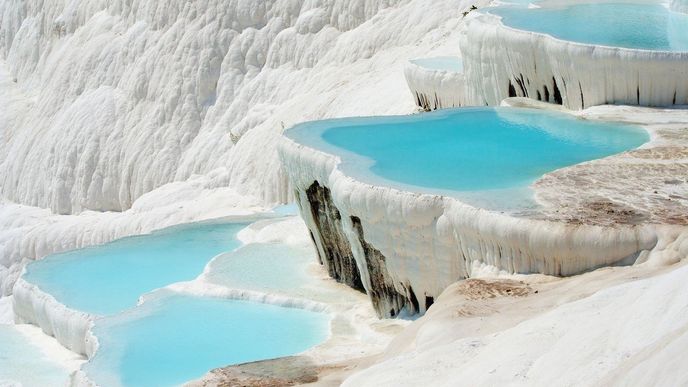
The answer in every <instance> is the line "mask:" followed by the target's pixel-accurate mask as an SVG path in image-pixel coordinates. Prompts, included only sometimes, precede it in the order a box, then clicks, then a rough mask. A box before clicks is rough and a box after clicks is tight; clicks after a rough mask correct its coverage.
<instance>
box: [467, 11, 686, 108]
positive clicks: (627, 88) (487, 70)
mask: <svg viewBox="0 0 688 387" xmlns="http://www.w3.org/2000/svg"><path fill="white" fill-rule="evenodd" d="M459 43H460V47H461V53H462V58H463V64H464V74H465V77H466V100H467V103H468V104H472V105H476V106H482V105H485V104H488V105H498V104H499V103H500V102H501V100H503V99H504V98H507V97H529V98H532V99H539V100H543V101H545V102H551V103H558V104H562V105H564V106H565V107H568V108H570V109H577V110H579V109H584V108H586V107H590V106H595V105H605V104H625V105H640V106H671V105H685V104H688V52H671V51H651V50H641V49H631V48H622V47H610V46H601V45H593V44H585V43H578V42H572V41H565V40H561V39H558V38H555V37H553V36H551V35H547V34H544V33H539V32H533V31H526V30H520V29H516V28H512V27H509V26H506V25H504V24H503V23H502V21H501V19H500V18H499V17H498V16H496V15H492V14H487V13H476V14H475V15H471V16H470V17H469V18H467V19H466V30H465V34H463V35H462V36H461V39H460V42H459ZM538 95H539V98H538ZM546 95H547V98H545V96H546Z"/></svg>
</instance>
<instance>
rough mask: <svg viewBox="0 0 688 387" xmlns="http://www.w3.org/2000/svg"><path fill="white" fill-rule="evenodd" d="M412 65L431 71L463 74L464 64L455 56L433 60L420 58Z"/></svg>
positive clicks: (413, 61)
mask: <svg viewBox="0 0 688 387" xmlns="http://www.w3.org/2000/svg"><path fill="white" fill-rule="evenodd" d="M411 63H413V64H415V65H418V66H420V67H424V68H426V69H430V70H446V71H453V72H457V73H461V72H463V62H462V61H461V59H460V58H458V57H455V56H437V57H433V58H419V59H413V60H411Z"/></svg>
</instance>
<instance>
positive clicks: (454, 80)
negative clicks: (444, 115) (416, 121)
mask: <svg viewBox="0 0 688 387" xmlns="http://www.w3.org/2000/svg"><path fill="white" fill-rule="evenodd" d="M404 76H405V77H406V83H407V84H408V87H409V89H410V90H411V94H412V95H413V99H414V100H415V101H416V106H418V107H420V108H422V109H424V110H436V109H442V108H450V107H459V106H465V105H466V102H465V97H464V88H465V79H464V76H463V73H461V72H456V71H451V70H437V69H430V68H427V67H423V66H420V65H418V64H416V63H414V62H413V61H409V62H408V63H406V67H404Z"/></svg>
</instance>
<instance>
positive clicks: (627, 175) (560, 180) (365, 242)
mask: <svg viewBox="0 0 688 387" xmlns="http://www.w3.org/2000/svg"><path fill="white" fill-rule="evenodd" d="M510 103H512V104H519V105H523V104H527V105H530V106H540V107H544V106H543V105H544V104H538V103H533V102H529V101H528V100H525V99H520V100H519V99H516V100H513V101H511V102H510ZM554 106H555V105H549V107H550V108H554ZM572 114H573V113H572ZM578 114H579V115H581V116H584V117H585V118H588V119H610V118H611V119H618V120H622V121H626V122H634V123H637V124H640V125H643V126H644V127H645V128H646V129H647V130H648V131H649V132H650V133H651V135H652V139H651V141H650V142H649V143H647V144H645V145H644V146H643V147H641V148H639V149H636V150H633V151H630V152H625V153H622V154H619V155H616V156H611V157H607V158H604V159H600V160H594V161H590V162H586V163H583V164H579V165H575V166H572V167H568V168H564V169H561V170H557V171H554V172H552V173H550V174H547V175H545V176H543V177H542V178H541V179H539V180H538V181H536V182H535V183H534V185H533V188H534V190H535V197H536V199H537V200H538V201H539V202H540V205H541V206H540V209H538V210H536V211H529V212H528V213H527V214H521V215H517V216H512V215H506V214H503V213H499V212H493V211H487V210H484V209H480V208H474V207H471V206H468V205H466V204H464V203H462V202H460V201H458V200H457V199H454V198H451V197H444V196H439V195H431V194H419V193H413V192H404V191H400V190H397V189H393V188H387V187H382V186H372V185H369V184H365V183H362V182H360V181H357V180H356V179H355V178H353V177H351V176H346V175H345V174H344V173H342V171H341V170H340V168H339V164H340V163H341V160H340V159H339V158H338V157H335V156H332V155H330V154H326V153H323V152H321V151H319V150H316V149H311V148H309V147H306V146H304V145H301V144H298V143H296V142H294V141H292V140H290V139H288V138H284V139H283V142H282V144H281V147H280V149H279V150H280V156H281V158H282V160H283V163H284V165H285V166H286V167H287V168H286V170H287V171H288V174H289V178H290V181H291V183H292V184H293V187H294V189H295V191H296V197H297V200H298V204H299V206H300V208H301V214H302V216H303V218H304V220H305V221H306V224H307V226H308V228H309V229H310V231H311V232H312V233H313V236H314V240H315V241H316V245H317V247H318V250H319V252H320V255H321V257H323V256H326V255H327V253H328V249H331V246H330V245H329V244H331V243H332V239H333V236H332V235H330V234H331V229H332V227H330V226H328V227H329V228H327V229H326V230H324V231H323V226H322V224H321V223H322V220H318V219H315V218H314V213H316V212H317V211H313V208H312V206H313V205H314V203H312V200H309V199H311V196H310V195H311V192H310V190H312V189H313V188H312V186H313V184H314V182H318V184H319V185H320V186H322V187H326V188H327V189H329V195H330V196H331V198H329V199H328V200H330V201H331V203H325V204H323V203H316V204H315V205H316V206H318V207H319V208H322V207H323V206H324V207H328V206H329V207H333V208H334V209H336V211H334V212H335V213H338V214H339V216H338V217H339V218H340V219H341V221H339V220H337V222H338V223H340V225H339V226H338V227H341V229H342V232H343V234H344V235H345V237H346V239H347V241H348V246H350V255H352V257H353V259H354V260H355V263H356V266H357V267H358V270H359V271H360V276H361V281H362V284H363V286H364V287H365V288H366V290H367V291H368V294H369V295H370V296H371V298H372V301H373V303H374V304H375V305H376V308H377V310H378V313H379V314H381V315H394V314H395V313H397V312H398V311H399V310H401V309H403V307H404V306H409V305H411V308H412V310H414V311H419V312H424V311H425V310H426V308H427V307H428V306H429V305H430V304H431V303H432V302H433V300H434V299H435V298H436V297H437V296H439V295H440V293H441V292H442V291H443V290H444V289H445V288H446V287H447V286H449V285H450V284H451V283H453V282H455V281H457V280H459V279H462V278H468V277H474V276H476V275H479V274H481V273H484V271H485V270H486V269H487V268H489V270H492V271H498V272H505V273H542V274H549V275H563V276H568V275H573V274H578V273H581V272H584V271H587V270H591V269H594V268H597V267H601V266H608V265H615V264H634V263H640V262H646V261H653V262H657V263H660V262H661V263H672V262H676V261H678V260H680V259H681V258H683V257H686V256H687V255H688V228H687V227H686V226H685V225H686V224H688V218H687V217H686V215H685V214H686V213H688V198H686V197H684V196H682V195H680V192H681V191H683V192H685V186H686V184H688V183H687V182H686V181H685V179H684V178H677V176H686V175H688V135H686V134H685V130H684V128H685V127H686V125H688V119H687V118H686V114H685V111H679V110H673V111H672V110H668V111H660V110H652V109H639V108H627V107H601V108H597V109H589V110H586V111H583V112H581V113H578ZM669 143H670V144H671V145H670V146H669V145H668V144H669ZM334 217H337V215H336V214H335V215H334ZM330 221H332V219H330ZM355 223H358V224H355ZM361 230H362V231H361ZM322 232H327V233H328V235H325V236H323V235H320V234H321V233H322ZM339 245H341V243H340V244H339ZM374 250H377V251H378V253H377V254H372V255H371V254H370V251H374ZM380 254H381V255H382V256H383V257H382V258H379V255H380ZM340 255H346V254H340ZM340 258H341V257H340ZM380 259H381V260H382V262H377V263H378V264H376V262H375V261H376V260H378V261H379V260H380ZM342 262H343V261H342ZM379 263H382V264H381V265H379ZM340 264H342V265H345V262H344V263H340ZM378 266H382V268H383V269H380V268H379V267H378ZM371 270H372V271H373V272H371ZM385 271H386V273H385ZM380 272H382V273H380ZM371 276H373V277H375V278H376V281H371V279H370V278H371ZM380 279H382V280H383V282H384V284H383V285H382V288H380V286H381V284H380V283H379V282H380ZM375 282H378V283H377V284H376V283H375ZM390 293H391V294H390ZM394 293H396V294H394ZM423 300H425V302H423Z"/></svg>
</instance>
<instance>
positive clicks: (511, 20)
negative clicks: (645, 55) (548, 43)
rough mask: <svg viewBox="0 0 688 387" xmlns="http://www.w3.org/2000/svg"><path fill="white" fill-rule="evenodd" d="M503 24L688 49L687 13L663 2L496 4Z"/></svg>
mask: <svg viewBox="0 0 688 387" xmlns="http://www.w3.org/2000/svg"><path fill="white" fill-rule="evenodd" d="M489 12H490V13H493V14H495V15H498V16H501V17H502V22H503V23H504V25H507V26H510V27H513V28H517V29H520V30H526V31H534V32H540V33H544V34H548V35H551V36H553V37H555V38H558V39H562V40H567V41H573V42H579V43H588V44H597V45H604V46H612V47H624V48H634V49H644V50H659V51H680V52H683V51H688V14H684V13H678V12H673V11H670V10H669V9H668V8H667V7H666V6H665V5H664V4H663V3H660V2H657V3H656V4H626V3H590V4H576V5H570V6H566V7H558V6H543V7H542V8H526V7H496V8H492V9H490V10H489Z"/></svg>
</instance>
